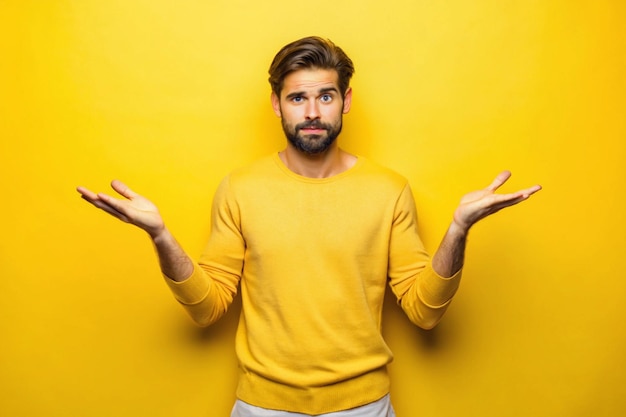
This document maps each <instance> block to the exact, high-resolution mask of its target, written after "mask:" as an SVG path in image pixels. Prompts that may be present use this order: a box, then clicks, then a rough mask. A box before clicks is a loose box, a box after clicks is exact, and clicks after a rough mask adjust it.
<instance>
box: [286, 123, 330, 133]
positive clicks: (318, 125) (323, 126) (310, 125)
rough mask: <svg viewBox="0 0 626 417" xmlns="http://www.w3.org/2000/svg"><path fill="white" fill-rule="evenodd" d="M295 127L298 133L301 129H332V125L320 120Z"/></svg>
mask: <svg viewBox="0 0 626 417" xmlns="http://www.w3.org/2000/svg"><path fill="white" fill-rule="evenodd" d="M295 127H296V131H298V130H301V129H324V130H330V129H331V126H330V125H328V124H326V123H322V122H320V121H319V120H309V121H306V122H302V123H298V124H297V125H296V126H295Z"/></svg>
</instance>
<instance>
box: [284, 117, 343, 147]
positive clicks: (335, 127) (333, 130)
mask: <svg viewBox="0 0 626 417" xmlns="http://www.w3.org/2000/svg"><path fill="white" fill-rule="evenodd" d="M282 125H283V131H284V132H285V136H286V137H287V140H288V141H289V143H291V144H292V145H293V147H294V148H296V149H297V150H299V151H300V152H303V153H305V154H307V155H319V154H321V153H323V152H325V151H326V150H327V149H328V148H330V146H331V145H332V144H333V143H334V142H335V140H336V139H337V136H339V134H340V133H341V127H342V120H341V118H339V121H338V122H337V123H335V124H330V123H322V122H321V121H319V120H310V121H306V122H302V123H298V124H297V125H295V126H293V125H290V124H288V123H287V122H286V121H285V119H282ZM307 128H314V129H324V130H325V131H326V134H322V135H303V134H302V133H301V130H302V129H307Z"/></svg>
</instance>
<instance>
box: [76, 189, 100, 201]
mask: <svg viewBox="0 0 626 417" xmlns="http://www.w3.org/2000/svg"><path fill="white" fill-rule="evenodd" d="M76 191H78V192H79V193H80V195H81V197H83V198H85V199H87V201H90V200H95V199H97V198H98V196H97V195H96V193H94V192H93V191H91V190H89V189H87V188H85V187H76Z"/></svg>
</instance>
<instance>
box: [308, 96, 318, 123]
mask: <svg viewBox="0 0 626 417" xmlns="http://www.w3.org/2000/svg"><path fill="white" fill-rule="evenodd" d="M305 117H306V118H307V120H315V119H319V118H320V112H319V108H318V103H317V100H309V101H308V102H307V104H306V113H305Z"/></svg>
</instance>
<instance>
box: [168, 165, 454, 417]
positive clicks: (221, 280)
mask: <svg viewBox="0 0 626 417" xmlns="http://www.w3.org/2000/svg"><path fill="white" fill-rule="evenodd" d="M460 275H461V274H460V273H457V274H456V275H455V276H454V277H451V278H442V277H440V276H438V275H437V274H436V273H435V272H434V271H433V269H432V266H431V263H430V258H429V256H428V254H427V253H426V251H425V250H424V247H423V244H422V242H421V240H420V238H419V236H418V233H417V221H416V212H415V204H414V200H413V196H412V194H411V190H410V188H409V186H408V183H407V181H406V179H404V178H403V177H401V176H399V175H397V174H395V173H394V172H392V171H390V170H388V169H385V168H382V167H379V166H377V165H375V164H374V163H372V162H370V161H368V160H366V159H365V158H363V157H359V158H358V160H357V162H356V164H355V165H354V166H353V167H352V168H350V169H349V170H347V171H345V172H343V173H341V174H339V175H336V176H333V177H330V178H324V179H312V178H306V177H302V176H299V175H297V174H295V173H293V172H291V171H290V170H289V169H288V168H287V167H286V166H285V165H284V164H283V163H282V161H281V160H280V158H279V157H278V155H277V154H275V155H272V156H271V157H267V158H265V159H262V160H260V161H259V162H257V163H255V164H252V165H250V166H249V167H246V168H243V169H239V170H237V171H235V172H233V173H232V174H231V175H229V176H228V177H227V178H225V179H224V181H223V182H222V184H221V185H220V187H219V188H218V190H217V192H216V195H215V199H214V205H213V212H212V230H211V235H210V239H209V242H208V244H207V247H206V250H205V252H204V254H203V255H202V257H201V258H200V260H199V262H198V264H197V265H196V267H195V269H194V272H193V274H192V276H191V277H190V278H189V279H187V280H185V281H183V282H180V283H178V282H174V281H171V280H169V279H168V280H167V282H168V284H169V286H170V287H171V289H172V291H173V292H174V295H175V297H176V298H177V299H178V301H179V302H180V303H181V304H182V305H183V306H184V307H185V308H186V309H187V310H188V312H189V313H190V314H191V316H192V317H193V318H194V320H195V321H196V322H198V323H199V324H201V325H207V324H210V323H212V322H214V321H215V320H217V319H218V318H219V317H221V315H222V314H224V312H225V311H226V310H227V308H228V306H229V305H230V303H231V301H232V299H233V297H234V296H235V294H236V293H237V289H238V287H239V285H240V286H241V296H242V305H243V307H242V312H241V317H240V322H239V327H238V330H237V337H236V351H237V356H238V359H239V362H240V367H239V368H240V375H239V386H238V388H237V397H238V398H239V399H241V400H243V401H245V402H247V403H250V404H253V405H256V406H259V407H264V408H271V409H279V410H286V411H293V412H300V413H306V414H321V413H328V412H333V411H338V410H344V409H349V408H352V407H356V406H360V405H363V404H367V403H369V402H372V401H375V400H377V399H379V398H381V397H383V396H384V395H385V394H387V393H388V392H389V378H388V375H387V371H386V365H387V364H388V363H390V362H391V360H392V354H391V351H390V350H389V348H388V347H387V345H386V344H385V342H384V340H383V339H382V336H381V332H380V327H381V313H382V304H383V298H384V291H385V288H386V285H387V283H388V284H389V285H390V287H391V289H392V291H393V292H394V294H395V295H396V297H397V299H398V302H399V304H400V305H401V306H402V308H403V309H404V311H405V312H406V313H407V315H408V317H409V318H410V319H411V321H413V322H414V323H415V324H417V325H418V326H421V327H426V328H428V327H432V326H433V325H434V324H436V323H437V322H438V321H439V319H440V318H441V315H442V314H443V313H444V311H445V309H446V307H447V305H448V303H449V302H450V300H451V298H452V296H453V295H454V293H455V291H456V289H457V288H458V284H459V280H460Z"/></svg>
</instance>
